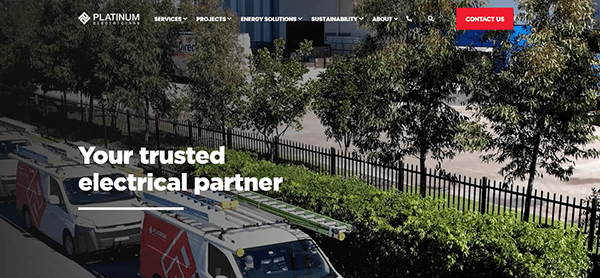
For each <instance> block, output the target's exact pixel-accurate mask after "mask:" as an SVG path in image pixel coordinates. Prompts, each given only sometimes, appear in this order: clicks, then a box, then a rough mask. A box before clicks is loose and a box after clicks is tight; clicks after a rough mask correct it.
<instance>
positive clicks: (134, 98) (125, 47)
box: [96, 0, 179, 141]
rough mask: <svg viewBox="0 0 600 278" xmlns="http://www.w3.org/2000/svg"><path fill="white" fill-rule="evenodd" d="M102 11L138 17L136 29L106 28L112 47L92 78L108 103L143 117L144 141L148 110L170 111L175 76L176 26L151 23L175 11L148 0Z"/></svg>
mask: <svg viewBox="0 0 600 278" xmlns="http://www.w3.org/2000/svg"><path fill="white" fill-rule="evenodd" d="M104 11H105V12H108V13H110V12H121V11H128V12H129V13H139V14H140V22H139V25H137V24H133V25H114V26H107V27H108V28H109V30H110V32H111V35H112V36H111V37H110V41H109V43H110V45H112V46H113V47H111V48H110V50H109V52H108V53H107V55H106V56H104V57H103V58H104V59H102V61H101V63H100V67H101V69H102V71H99V72H98V73H97V74H96V77H97V79H98V80H100V81H102V82H103V83H104V84H105V86H104V88H106V92H107V93H106V96H107V98H108V99H109V100H111V102H113V103H119V104H122V105H123V106H124V107H126V108H128V109H132V110H134V111H140V112H143V113H144V115H145V116H146V117H145V118H146V121H145V129H146V141H148V138H149V134H150V126H149V120H148V118H149V112H150V109H152V110H154V111H155V113H160V115H163V116H164V115H168V114H169V112H170V111H171V109H172V96H170V95H169V94H168V93H167V89H169V88H170V86H171V84H170V81H171V78H172V76H173V74H174V72H175V71H174V63H173V59H172V55H173V51H174V47H175V39H176V37H177V35H178V28H179V27H178V25H177V24H168V23H167V24H165V23H164V22H155V21H154V20H153V19H154V16H158V15H165V14H175V12H176V11H175V9H174V8H173V5H172V3H171V1H151V0H145V1H131V0H115V1H111V2H109V3H108V4H107V6H106V7H105V8H104ZM98 27H105V26H98ZM140 104H142V105H140Z"/></svg>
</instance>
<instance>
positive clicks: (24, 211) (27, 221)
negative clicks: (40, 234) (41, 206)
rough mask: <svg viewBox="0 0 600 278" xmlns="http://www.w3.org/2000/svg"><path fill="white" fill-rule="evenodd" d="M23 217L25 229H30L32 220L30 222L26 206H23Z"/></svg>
mask: <svg viewBox="0 0 600 278" xmlns="http://www.w3.org/2000/svg"><path fill="white" fill-rule="evenodd" d="M23 218H24V220H25V228H26V229H27V231H31V230H32V228H33V224H32V223H33V222H31V221H32V220H31V213H30V212H29V209H28V208H27V207H25V208H23Z"/></svg>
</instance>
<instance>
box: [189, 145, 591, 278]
mask: <svg viewBox="0 0 600 278" xmlns="http://www.w3.org/2000/svg"><path fill="white" fill-rule="evenodd" d="M236 173H239V174H241V175H242V176H254V177H257V178H260V177H283V178H284V183H283V184H282V186H281V189H280V191H279V192H268V193H267V194H268V195H271V196H273V197H279V198H282V199H283V200H284V201H287V202H289V203H292V204H295V205H298V206H301V207H303V208H306V209H310V210H314V211H316V212H318V213H321V214H325V215H328V216H331V217H333V218H336V219H338V220H341V221H345V222H348V223H351V224H352V225H354V226H356V228H357V231H356V232H355V233H353V234H350V235H348V237H347V239H346V240H345V241H343V242H338V241H335V240H332V239H328V238H324V237H322V236H318V235H313V237H314V238H315V239H316V240H317V241H318V242H319V245H320V246H321V247H322V248H323V249H324V251H325V252H326V253H327V254H328V256H329V258H330V259H331V261H332V263H333V264H334V266H335V267H336V269H337V270H338V271H340V272H342V274H343V276H344V277H361V278H362V277H584V276H586V273H587V271H588V269H589V267H590V261H589V258H588V256H587V251H586V248H585V245H584V237H583V235H578V233H577V231H575V230H568V229H567V230H565V229H561V228H540V227H537V226H535V225H534V224H531V223H524V222H521V221H517V220H516V219H515V216H514V215H481V214H479V213H474V212H461V211H457V210H455V209H438V204H439V203H438V201H436V200H433V199H430V198H426V199H422V198H420V197H418V196H415V195H410V194H405V193H401V192H397V191H394V190H391V191H382V190H377V189H375V188H373V187H372V186H370V185H368V184H366V183H364V182H363V181H361V180H359V179H357V178H350V179H342V178H340V177H336V176H328V175H322V174H317V173H314V172H311V171H309V170H307V169H306V168H304V167H301V166H281V165H275V164H272V163H270V162H266V161H258V160H257V159H256V157H255V156H253V155H251V154H248V153H243V152H235V151H228V152H227V154H226V164H225V165H197V166H196V169H195V171H194V174H195V175H200V176H210V175H212V176H226V175H233V174H236Z"/></svg>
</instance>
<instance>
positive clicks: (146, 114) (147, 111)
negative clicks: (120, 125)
mask: <svg viewBox="0 0 600 278" xmlns="http://www.w3.org/2000/svg"><path fill="white" fill-rule="evenodd" d="M144 125H145V127H144V128H145V129H146V137H145V139H144V142H145V143H146V144H148V141H149V140H150V103H149V100H148V99H147V98H146V109H145V110H144Z"/></svg>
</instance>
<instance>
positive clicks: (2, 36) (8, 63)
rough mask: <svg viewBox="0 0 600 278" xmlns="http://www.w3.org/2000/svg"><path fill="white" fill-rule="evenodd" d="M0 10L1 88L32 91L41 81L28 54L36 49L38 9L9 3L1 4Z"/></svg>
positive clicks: (28, 4)
mask: <svg viewBox="0 0 600 278" xmlns="http://www.w3.org/2000/svg"><path fill="white" fill-rule="evenodd" d="M0 10H1V12H0V53H2V55H1V56H0V80H1V82H2V84H3V85H7V86H13V87H17V88H20V89H23V90H25V91H33V90H34V88H35V86H36V83H37V82H39V81H40V80H39V79H40V78H39V73H38V72H37V71H36V70H35V68H33V66H32V65H31V63H30V61H29V54H30V52H31V50H32V49H33V48H35V45H33V44H34V42H35V37H36V29H37V28H38V27H39V25H38V23H39V20H40V16H41V12H40V10H41V5H40V4H39V3H37V2H35V1H32V0H27V1H17V0H10V1H3V2H2V3H1V4H0Z"/></svg>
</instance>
